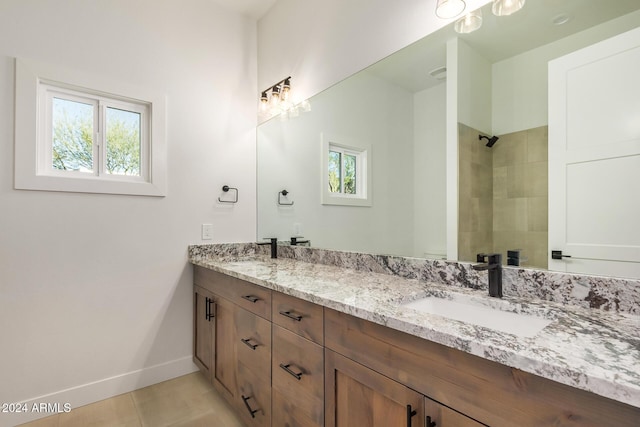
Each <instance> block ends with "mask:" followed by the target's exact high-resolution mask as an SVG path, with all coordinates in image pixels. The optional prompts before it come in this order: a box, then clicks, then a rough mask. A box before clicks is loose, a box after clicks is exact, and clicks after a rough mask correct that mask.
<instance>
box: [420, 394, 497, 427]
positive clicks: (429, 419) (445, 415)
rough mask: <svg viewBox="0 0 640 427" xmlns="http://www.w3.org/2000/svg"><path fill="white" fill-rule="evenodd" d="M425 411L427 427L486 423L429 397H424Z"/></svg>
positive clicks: (474, 425) (471, 426)
mask: <svg viewBox="0 0 640 427" xmlns="http://www.w3.org/2000/svg"><path fill="white" fill-rule="evenodd" d="M424 412H425V414H426V415H425V417H426V420H425V424H424V425H425V426H426V427H451V426H454V427H481V426H484V425H485V424H482V423H479V422H477V421H476V420H473V419H471V418H469V417H467V416H465V415H463V414H461V413H460V412H456V411H454V410H453V409H451V408H447V407H446V406H444V405H441V404H439V403H438V402H436V401H435V400H431V399H429V398H428V397H425V398H424Z"/></svg>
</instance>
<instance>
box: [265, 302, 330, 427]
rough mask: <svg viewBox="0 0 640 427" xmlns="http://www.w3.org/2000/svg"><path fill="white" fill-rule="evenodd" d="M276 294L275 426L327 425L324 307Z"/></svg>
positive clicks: (273, 386) (315, 426)
mask: <svg viewBox="0 0 640 427" xmlns="http://www.w3.org/2000/svg"><path fill="white" fill-rule="evenodd" d="M272 298H273V313H272V316H271V318H272V320H273V328H272V330H273V332H272V336H273V353H272V393H273V406H272V409H273V414H272V417H273V418H272V424H273V425H274V426H288V427H321V426H324V348H323V347H322V344H323V342H324V323H323V321H324V314H323V313H324V310H323V307H321V306H319V305H317V304H313V303H310V302H307V301H303V300H301V299H298V298H294V297H291V296H288V295H285V294H282V293H278V292H274V293H273V295H272Z"/></svg>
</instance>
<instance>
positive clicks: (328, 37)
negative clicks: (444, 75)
mask: <svg viewBox="0 0 640 427" xmlns="http://www.w3.org/2000/svg"><path fill="white" fill-rule="evenodd" d="M488 2H489V0H467V1H466V3H467V10H468V11H470V10H473V9H476V8H477V7H479V6H481V5H483V4H485V3H488ZM435 8H436V0H402V1H393V2H390V1H388V0H349V1H344V0H304V1H300V0H278V1H277V2H276V4H275V5H274V7H273V8H272V9H270V10H269V12H268V13H267V15H266V16H264V17H263V18H262V19H260V21H259V22H258V64H259V68H258V87H259V88H260V89H261V90H262V89H264V88H267V87H269V86H270V85H272V84H274V83H276V82H277V81H279V80H280V79H282V78H284V77H286V76H289V75H290V76H292V77H293V79H292V86H293V89H294V90H295V92H296V93H297V96H298V97H299V98H300V99H305V98H308V97H310V96H312V95H315V94H317V93H318V92H320V91H322V90H324V89H326V88H327V87H329V86H331V85H333V84H335V83H337V82H339V81H340V80H342V79H344V78H346V77H348V76H350V75H352V74H353V73H355V72H357V71H360V70H361V69H363V68H365V67H368V66H369V65H371V64H372V63H374V62H376V61H378V60H380V59H382V58H384V57H386V56H388V55H390V54H392V53H393V52H396V51H397V50H399V49H401V48H403V47H405V46H407V45H409V44H411V43H413V42H415V41H417V40H419V39H421V38H422V37H424V36H426V35H427V34H430V33H432V32H434V31H435V30H437V29H439V28H441V27H443V26H445V25H447V24H448V23H449V22H451V21H452V20H442V19H439V18H437V17H436V16H435Z"/></svg>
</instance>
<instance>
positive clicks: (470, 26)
mask: <svg viewBox="0 0 640 427" xmlns="http://www.w3.org/2000/svg"><path fill="white" fill-rule="evenodd" d="M481 26H482V10H480V9H478V10H474V11H473V12H469V13H467V14H466V15H465V16H463V17H462V18H460V19H458V20H457V21H456V23H455V24H454V25H453V28H454V29H455V30H456V33H460V34H467V33H471V32H473V31H475V30H477V29H478V28H480V27H481Z"/></svg>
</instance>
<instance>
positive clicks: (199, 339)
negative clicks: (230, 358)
mask: <svg viewBox="0 0 640 427" xmlns="http://www.w3.org/2000/svg"><path fill="white" fill-rule="evenodd" d="M213 298H214V297H213V294H212V293H211V292H209V291H207V290H206V289H203V288H201V287H199V286H195V287H194V292H193V362H194V363H195V364H196V365H197V366H198V368H200V371H202V373H203V374H204V376H205V377H206V378H207V379H208V380H211V373H212V372H213V331H214V328H213V324H214V323H213V315H212V312H211V310H212V308H213V302H214V299H213Z"/></svg>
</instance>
